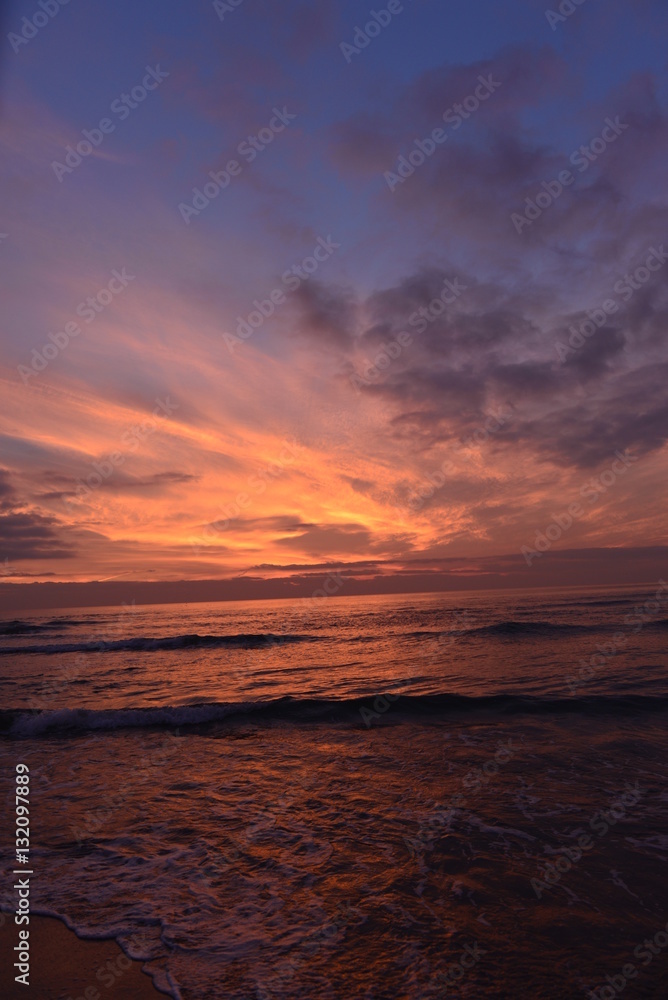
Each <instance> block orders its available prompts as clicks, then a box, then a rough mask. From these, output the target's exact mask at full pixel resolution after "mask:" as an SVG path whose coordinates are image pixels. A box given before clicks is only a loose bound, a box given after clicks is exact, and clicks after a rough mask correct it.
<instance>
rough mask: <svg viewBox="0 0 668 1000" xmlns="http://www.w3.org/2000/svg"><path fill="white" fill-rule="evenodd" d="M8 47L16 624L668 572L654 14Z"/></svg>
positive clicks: (4, 268)
mask: <svg viewBox="0 0 668 1000" xmlns="http://www.w3.org/2000/svg"><path fill="white" fill-rule="evenodd" d="M0 26H1V28H2V34H3V36H4V38H3V40H2V49H1V50H0V51H1V52H2V56H1V59H0V101H1V105H0V145H1V150H2V154H1V163H0V171H1V174H2V180H1V184H0V275H1V276H2V286H3V309H2V324H1V327H0V381H1V386H2V400H3V406H2V412H1V415H0V421H1V424H0V573H1V574H2V593H3V596H4V597H5V598H6V599H7V600H9V601H10V603H11V600H13V598H12V596H11V595H12V594H14V595H16V594H18V588H20V587H26V585H33V586H31V591H30V593H31V594H34V593H35V587H34V585H35V584H49V585H61V584H63V585H64V584H84V583H88V582H91V581H108V580H122V581H126V582H129V583H134V582H141V581H165V582H171V583H175V582H178V581H186V582H187V581H211V580H213V581H215V580H234V579H237V578H239V577H243V578H244V581H245V582H244V588H245V589H244V591H243V593H244V595H246V593H247V591H248V593H250V594H251V596H252V594H253V593H254V591H253V586H252V584H253V582H254V581H255V582H256V583H257V594H258V595H259V594H260V593H261V594H262V596H271V595H272V593H275V594H276V595H279V594H280V595H281V596H283V595H284V593H285V589H284V588H285V581H290V580H291V579H293V580H294V581H295V584H297V582H298V583H299V586H302V584H303V581H309V580H313V579H315V578H319V577H322V576H323V574H325V573H327V572H329V570H330V569H331V568H332V567H336V568H340V569H343V570H345V572H346V574H347V575H348V576H349V577H350V578H354V579H356V580H358V581H365V582H366V584H367V585H368V586H369V587H371V588H373V586H376V587H377V586H379V584H378V581H379V579H380V578H383V580H384V583H383V584H382V587H387V586H390V587H393V588H394V589H402V588H403V589H408V590H414V589H415V588H416V581H419V586H420V589H430V588H431V586H433V587H435V588H436V589H441V588H443V587H446V588H447V587H450V586H452V587H457V586H470V585H480V586H489V585H490V584H493V585H495V586H496V585H503V584H504V582H505V583H506V584H510V583H513V584H514V585H523V586H524V585H531V584H532V583H536V584H537V585H541V586H545V585H549V584H550V583H558V584H560V585H566V584H573V585H575V584H577V583H578V582H582V581H584V580H586V582H610V583H623V582H625V581H628V580H631V579H639V580H647V581H651V580H655V579H657V578H658V577H659V576H660V574H661V573H662V572H665V571H666V570H665V567H666V555H667V554H668V550H666V549H665V547H664V543H665V525H666V517H665V501H664V490H665V482H666V471H667V468H666V466H667V450H666V436H667V433H668V402H667V397H666V385H667V382H668V378H667V376H668V355H667V349H666V336H665V325H666V319H667V318H668V296H667V294H666V277H667V276H668V253H667V252H666V250H665V248H664V243H663V242H662V241H663V240H665V241H666V247H668V225H667V221H668V201H667V197H666V182H665V163H666V154H667V152H668V118H667V106H668V85H667V78H666V68H667V62H668V46H667V44H666V42H667V41H668V18H667V15H666V8H665V4H664V3H662V2H654V0H635V2H634V3H633V4H631V3H628V2H620V0H606V2H605V3H604V2H603V0H583V2H580V3H579V4H577V3H574V2H573V3H571V2H570V0H562V2H561V4H560V5H559V4H554V5H553V6H552V7H551V8H550V7H548V8H547V9H546V7H545V0H511V2H509V3H505V4H499V3H498V2H492V0H452V2H448V3H447V4H446V3H443V2H441V3H439V2H437V0H404V2H403V3H402V2H400V0H391V2H390V3H385V0H382V5H381V4H377V5H376V6H370V5H369V4H368V3H366V2H358V0H355V2H346V0H339V2H336V3H334V2H329V0H320V2H317V0H316V2H314V0H312V2H309V3H299V2H290V0H288V2H285V3H282V4H275V3H269V2H267V0H234V2H230V3H226V2H224V0H216V2H215V3H210V2H201V3H197V4H188V3H185V2H177V0H160V2H157V0H146V2H144V3H142V4H134V3H130V2H128V0H118V2H116V3H114V4H103V3H100V2H97V0H87V2H86V3H83V2H82V0H69V2H68V3H66V4H64V5H62V6H61V5H60V4H59V3H58V0H43V5H42V6H40V5H39V4H38V3H37V0H35V2H32V0H25V2H23V0H21V2H14V3H11V2H10V3H6V4H5V5H4V8H3V14H2V22H1V25H0ZM592 567H597V568H598V569H597V572H596V573H594V574H593V575H592V572H591V570H592ZM597 574H598V575H597ZM272 580H273V581H276V585H277V588H278V584H279V582H280V584H281V588H283V589H280V588H279V589H276V590H275V591H272V589H271V585H270V583H267V581H272ZM388 580H391V581H392V582H391V583H388ZM374 581H376V582H375V584H374ZM304 585H305V586H307V588H308V586H310V584H308V583H306V584H304ZM249 588H250V589H249ZM381 589H382V588H381ZM187 592H188V587H187V583H186V584H185V585H184V587H183V588H182V589H181V591H179V593H181V594H187ZM225 593H226V594H227V591H226V592H225ZM228 596H234V591H233V589H232V591H230V594H228Z"/></svg>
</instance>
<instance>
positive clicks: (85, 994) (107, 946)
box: [0, 914, 168, 1000]
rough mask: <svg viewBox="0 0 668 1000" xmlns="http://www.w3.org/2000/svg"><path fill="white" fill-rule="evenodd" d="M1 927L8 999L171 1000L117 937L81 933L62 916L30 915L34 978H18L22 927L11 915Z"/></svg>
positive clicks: (1, 972) (1, 982) (0, 972)
mask: <svg viewBox="0 0 668 1000" xmlns="http://www.w3.org/2000/svg"><path fill="white" fill-rule="evenodd" d="M3 916H4V917H5V921H4V923H3V924H2V926H1V927H0V993H1V994H2V996H3V998H5V1000H18V998H21V997H23V998H25V997H29V998H30V1000H55V998H59V1000H60V998H61V997H62V998H63V1000H127V998H128V997H132V1000H165V997H166V996H168V994H166V993H162V992H160V991H159V990H158V989H157V988H156V986H155V985H154V984H153V980H152V979H151V977H150V976H149V975H148V974H147V973H145V972H142V966H143V964H144V963H143V962H138V961H135V960H133V959H130V958H128V956H127V955H126V954H125V952H124V951H123V949H122V948H121V946H120V945H119V944H118V942H117V941H116V940H115V939H114V938H105V939H102V940H95V939H84V938H80V937H77V935H76V933H75V932H74V931H73V930H70V929H69V927H67V925H66V924H65V923H64V921H63V920H61V919H59V918H58V917H45V916H38V915H35V914H31V916H30V926H29V928H28V929H29V931H30V938H29V941H30V981H29V986H28V987H27V989H26V987H25V986H24V985H22V984H21V983H17V982H16V981H15V978H14V977H15V975H17V974H18V970H17V969H14V968H13V963H14V961H15V960H16V959H15V957H14V956H15V954H16V953H15V952H14V946H15V945H16V944H18V931H19V928H18V927H17V926H16V924H15V923H14V921H13V919H11V917H10V915H9V914H3Z"/></svg>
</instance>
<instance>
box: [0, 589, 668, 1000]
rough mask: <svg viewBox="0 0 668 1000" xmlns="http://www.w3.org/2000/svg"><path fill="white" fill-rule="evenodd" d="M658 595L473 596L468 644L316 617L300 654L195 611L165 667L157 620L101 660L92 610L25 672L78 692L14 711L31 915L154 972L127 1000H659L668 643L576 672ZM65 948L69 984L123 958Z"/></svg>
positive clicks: (394, 620) (651, 642)
mask: <svg viewBox="0 0 668 1000" xmlns="http://www.w3.org/2000/svg"><path fill="white" fill-rule="evenodd" d="M645 593H646V592H645V591H643V594H645ZM641 596H643V595H639V593H638V592H637V591H635V592H632V593H621V592H619V591H614V592H610V593H599V594H594V593H588V594H587V595H579V598H578V600H577V601H574V600H573V599H572V598H571V597H570V596H568V595H559V596H554V595H552V596H550V597H548V598H546V597H545V595H540V596H539V597H536V596H534V597H531V598H528V597H526V596H521V597H513V598H512V599H509V598H507V597H504V598H503V599H501V598H499V597H498V596H494V597H491V596H486V597H480V598H478V599H477V604H476V603H475V602H470V604H469V608H468V617H467V618H466V619H463V618H462V609H461V608H460V607H459V605H458V604H456V603H455V602H454V601H453V600H452V599H443V598H440V597H437V596H433V595H432V596H424V597H423V598H420V599H419V600H418V601H415V600H411V602H408V601H406V600H405V599H401V600H399V599H396V598H393V599H389V598H388V599H383V600H382V601H380V600H376V601H369V602H366V603H363V602H360V603H359V606H357V607H356V608H355V609H353V608H351V605H350V603H348V604H345V603H344V602H337V601H328V602H326V604H325V603H323V604H322V606H321V607H320V609H319V610H318V612H317V614H315V613H314V614H313V615H312V617H311V619H310V620H309V621H308V623H306V622H304V621H303V622H302V628H301V629H300V630H299V631H295V630H294V629H293V628H292V629H286V630H285V631H283V632H281V631H280V629H279V627H278V621H279V620H280V619H281V618H283V620H285V621H286V620H287V615H286V608H285V606H283V607H281V608H276V607H274V605H273V603H272V602H267V603H266V604H265V605H264V606H263V607H260V606H258V605H257V604H251V603H249V605H248V606H246V605H239V606H237V607H236V608H234V609H232V608H218V607H214V606H207V607H206V608H197V609H195V610H191V612H190V614H191V619H190V621H189V626H190V627H189V628H188V629H187V631H186V630H183V629H182V634H183V635H186V636H187V637H188V638H187V640H178V641H177V636H176V634H175V632H174V631H172V633H171V635H170V634H169V629H167V627H166V622H167V619H168V618H169V620H170V621H171V622H172V629H174V627H175V626H178V625H181V624H182V622H181V620H180V619H179V618H178V616H175V615H174V613H173V610H172V609H157V608H154V609H145V610H142V612H141V614H142V615H143V616H144V617H143V618H139V619H138V620H136V621H133V631H131V630H129V629H127V628H126V632H127V634H126V635H125V636H124V638H123V639H119V638H118V637H116V638H115V639H113V640H112V638H111V635H109V637H108V639H107V646H108V648H107V647H104V646H103V647H100V648H98V650H97V651H96V652H93V651H92V650H91V648H90V644H91V639H90V636H87V635H83V634H82V632H81V629H82V626H80V625H74V624H72V622H75V621H76V622H78V621H84V620H85V615H83V614H82V613H78V615H79V617H77V615H71V614H70V617H69V618H68V619H67V621H68V622H69V623H70V624H68V625H66V626H64V625H63V624H62V620H60V624H57V622H58V621H59V619H58V617H56V618H53V617H52V618H50V619H49V620H48V622H47V621H45V620H43V621H42V622H41V625H42V626H44V627H43V629H42V631H40V632H37V633H34V635H33V637H32V638H30V637H28V639H29V641H30V642H31V643H32V644H33V645H38V646H39V647H40V650H41V651H40V652H38V653H37V652H33V653H28V652H24V653H21V654H17V655H16V659H17V661H18V660H22V661H23V666H22V677H23V678H24V683H26V678H27V677H28V676H29V674H28V673H27V670H28V666H29V661H30V657H33V658H35V659H41V660H42V662H44V661H45V660H46V659H47V658H48V657H49V656H51V657H54V656H58V658H59V659H61V658H62V660H64V661H65V663H66V662H67V658H68V657H70V658H72V662H75V660H74V658H75V657H76V656H79V655H85V657H86V663H87V664H88V667H87V671H86V673H85V674H83V673H80V674H78V675H77V676H76V681H79V682H80V683H76V682H75V680H70V682H69V684H67V685H64V686H61V687H59V688H57V689H54V690H52V691H51V695H50V697H51V699H52V702H51V706H50V707H49V708H45V707H42V708H41V709H29V708H28V707H27V706H23V707H22V706H20V705H18V706H17V707H16V708H15V709H14V710H11V711H6V712H5V713H3V715H2V731H3V736H2V739H1V740H0V758H1V760H2V763H3V765H4V766H5V767H6V768H11V767H12V766H15V764H16V762H17V761H18V760H19V759H20V760H21V761H22V762H24V763H25V765H26V766H27V767H28V768H29V769H30V774H31V776H32V777H31V782H32V785H31V792H30V796H31V849H30V850H31V856H30V861H31V870H33V871H34V872H35V875H34V877H33V878H32V880H31V884H30V888H31V902H32V905H33V906H34V908H35V910H36V911H38V912H41V913H50V914H53V915H58V916H60V917H61V918H63V919H66V920H67V921H68V923H69V924H70V926H72V927H74V928H76V930H77V932H78V933H79V934H80V935H82V936H86V937H90V936H92V937H98V938H112V939H115V940H116V941H117V942H118V944H119V945H120V947H121V948H122V949H123V951H124V952H125V953H127V954H129V955H130V956H132V957H133V958H134V959H136V960H138V961H137V962H136V963H135V965H134V970H135V972H136V975H134V973H130V972H128V974H127V976H128V978H127V980H124V981H125V982H128V983H129V982H130V979H129V976H130V975H131V974H133V975H134V979H133V980H132V982H133V986H132V989H133V990H135V992H133V993H128V992H126V993H124V994H123V995H125V996H137V997H140V996H144V995H146V996H148V995H151V992H150V991H151V989H152V986H151V979H149V976H150V977H151V978H152V980H153V982H154V984H155V986H156V987H157V988H159V989H160V990H163V991H164V992H165V993H168V994H169V995H171V996H172V997H174V998H175V1000H219V998H220V997H221V996H225V997H226V998H231V1000H247V998H248V997H253V998H257V1000H269V998H277V1000H278V998H286V1000H288V998H304V1000H307V998H311V997H314V996H318V997H324V998H332V1000H337V998H339V997H344V996H345V997H363V998H365V1000H385V998H387V1000H390V998H400V1000H422V998H431V997H433V998H437V997H442V996H457V997H461V998H467V1000H468V998H474V997H476V998H477V997H480V996H493V997H495V998H499V1000H518V998H519V1000H525V998H526V1000H530V998H532V1000H533V998H536V997H538V998H540V1000H563V998H564V997H577V996H584V997H587V996H594V997H596V998H597V1000H605V998H606V996H607V995H608V993H607V992H606V991H608V990H610V989H616V987H615V986H614V985H610V984H611V983H613V984H614V983H617V986H618V987H619V986H620V984H621V983H622V980H623V986H624V995H625V996H628V997H635V998H643V1000H658V998H659V997H660V996H662V995H663V994H662V992H661V990H663V986H662V983H663V981H664V978H665V969H666V966H665V961H666V957H668V949H665V950H664V947H663V944H662V942H663V937H664V936H665V928H666V923H667V922H668V913H667V912H666V907H665V885H666V883H665V875H664V866H665V863H666V857H667V856H668V799H667V798H666V793H665V788H666V776H667V774H666V771H667V770H668V753H667V752H666V751H667V750H668V736H667V731H668V730H667V727H666V722H667V721H668V691H667V690H666V687H667V685H666V679H665V676H666V675H665V670H664V669H663V659H662V658H663V655H664V654H663V649H664V642H665V639H664V635H665V625H664V624H662V622H663V619H662V618H660V617H658V616H657V615H656V614H655V615H654V617H653V618H650V619H648V620H647V622H646V623H645V627H644V628H643V629H641V630H640V631H638V632H636V633H633V634H632V638H629V640H628V642H627V643H625V644H624V645H623V648H622V645H620V644H619V640H617V642H618V645H619V650H618V651H617V652H615V653H614V654H613V653H612V651H611V650H609V660H608V662H607V665H605V666H604V667H600V665H599V669H598V671H595V672H594V674H592V676H590V677H589V678H588V679H587V680H584V679H583V678H581V677H579V674H578V670H579V669H582V668H580V667H579V663H580V661H581V660H584V655H580V654H583V652H584V651H585V650H586V649H589V648H592V649H593V648H595V647H596V646H597V645H598V646H605V643H606V642H609V641H611V640H610V638H609V637H610V635H612V634H615V630H617V629H618V628H619V623H620V622H622V624H623V621H624V614H625V613H626V609H627V607H630V608H634V607H635V608H637V607H642V604H639V603H638V602H639V600H640V597H641ZM585 598H586V601H587V604H586V605H583V600H584V599H585ZM646 599H647V600H649V598H646ZM510 600H512V604H509V601H510ZM276 603H280V602H276ZM91 614H92V615H94V616H97V617H96V620H97V621H98V622H99V619H100V618H101V617H102V616H103V615H106V616H107V618H108V619H109V620H111V618H112V617H113V616H112V615H111V614H110V612H109V611H108V610H107V611H105V610H102V609H98V610H96V611H95V612H92V613H91ZM636 616H637V612H636ZM195 617H197V620H198V623H199V624H198V627H197V629H195V628H194V621H193V619H194V618H195ZM205 620H206V626H207V627H206V629H204V628H203V624H204V623H205ZM54 622H55V623H56V624H54ZM436 622H438V631H435V629H434V625H435V623H436ZM344 623H345V629H344V628H343V626H344ZM39 624H40V623H39V622H37V621H26V622H25V623H24V628H34V627H36V626H37V625H39ZM89 624H90V622H89ZM149 625H150V626H151V627H150V628H149V627H148V626H149ZM629 626H630V620H629ZM12 628H13V636H12V639H11V641H12V642H13V643H15V644H18V643H19V642H20V643H22V644H24V645H25V644H26V643H27V642H28V639H27V638H26V636H25V635H23V636H19V635H17V631H18V627H17V626H16V624H13V625H12ZM49 628H50V629H52V630H57V629H59V628H60V630H61V632H63V631H65V632H67V633H69V634H67V635H60V636H55V635H51V634H50V633H49V632H48V629H49ZM77 630H78V631H77ZM342 631H344V632H345V634H344V635H342V634H341V633H342ZM139 632H141V634H138V633H139ZM72 633H74V634H75V635H79V639H78V640H73V638H72ZM335 634H336V635H337V636H338V637H337V638H336V639H332V636H333V635H335ZM195 635H197V636H199V641H198V640H196V639H194V638H193V637H194V636H195ZM216 636H218V638H217V639H216ZM232 636H236V637H237V638H236V640H234V641H232ZM260 636H264V637H265V638H264V639H263V640H262V641H261V640H260V638H259V637H260ZM279 636H280V637H281V641H278V637H279ZM434 636H436V644H435V645H434V641H435V640H434ZM204 637H206V638H204ZM239 637H243V638H239ZM267 637H272V638H271V639H269V638H267ZM606 637H607V638H606ZM451 639H453V640H454V641H452V642H451V641H450V640H451ZM50 645H51V646H58V647H64V646H65V647H68V649H69V652H65V653H64V652H60V653H58V654H54V653H50V652H48V651H46V647H48V646H50ZM77 646H78V647H84V648H85V653H84V654H81V653H80V652H77V651H76V649H72V648H71V647H77ZM150 647H154V648H153V650H152V651H151V648H150ZM379 650H380V653H379ZM427 650H428V655H427ZM411 651H412V652H411ZM557 653H558V654H559V655H556V654H557ZM601 655H602V654H601ZM634 656H636V657H637V661H635V662H639V663H640V662H642V663H643V664H644V666H643V669H642V670H640V669H639V668H638V669H637V670H636V673H635V674H634V677H633V684H632V685H631V682H630V681H629V679H628V666H629V663H633V662H634V660H633V657H634ZM151 657H153V659H151ZM172 660H173V661H174V662H176V663H177V664H179V663H180V664H183V663H184V661H185V662H188V663H190V668H189V669H188V670H183V669H180V670H179V671H178V674H177V671H176V668H174V669H173V673H172V671H171V668H170V663H171V662H172ZM622 660H623V662H622ZM325 662H326V666H325V665H324V663H325ZM585 662H586V661H585ZM541 663H542V664H543V671H542V673H541V671H540V670H539V669H538V666H537V665H538V664H541ZM121 664H122V665H121ZM242 666H243V670H244V671H245V673H242ZM625 672H626V673H625ZM523 673H524V674H525V675H526V681H525V682H524V684H522V681H521V678H522V674H523ZM381 674H382V675H383V676H384V677H385V682H384V686H383V687H381V686H380V682H379V679H378V677H379V675H381ZM72 676H74V675H72ZM170 676H175V677H176V676H178V677H180V678H181V687H180V688H179V687H176V686H174V685H172V684H170V683H169V678H170ZM35 678H36V680H35V683H36V684H38V683H40V684H41V681H38V670H37V666H35ZM574 678H579V680H574ZM569 684H570V688H569ZM110 685H115V687H110ZM202 685H206V686H208V688H209V690H210V691H211V693H212V695H213V696H214V697H212V699H211V700H209V701H208V702H204V701H203V700H202V699H201V698H200V688H201V686H202ZM574 688H575V690H574ZM73 691H76V692H77V699H78V704H75V703H73ZM298 691H301V692H302V695H301V697H298V696H297V692H298ZM110 692H115V693H114V694H111V693H110ZM269 692H271V695H273V696H269V697H268V696H267V695H268V694H269ZM476 692H477V693H476ZM112 699H114V700H115V702H116V705H115V707H112V706H111V705H110V704H109V702H110V700H112ZM5 773H6V772H5ZM7 815H8V812H7V813H6V816H7ZM6 824H7V819H6V818H5V819H4V820H3V827H4V828H6ZM10 833H11V831H10V830H9V828H6V829H3V837H4V839H3V844H7V843H9V842H10ZM3 857H4V858H5V860H9V856H8V855H7V854H6V852H5V853H4V854H3ZM0 898H1V901H2V908H3V910H4V911H5V912H9V911H10V903H11V893H8V892H6V891H5V893H4V894H3V895H2V897H0ZM48 923H49V924H52V921H49V922H48ZM40 926H41V925H40ZM55 926H56V927H57V928H58V930H56V931H54V932H53V934H60V935H61V937H63V936H64V937H65V938H66V939H67V940H69V941H70V948H69V949H68V946H67V945H66V944H63V947H61V948H59V952H60V953H61V954H65V956H66V957H65V959H64V961H65V964H66V966H67V968H68V969H69V970H70V972H71V971H72V970H73V966H74V964H75V959H74V958H73V957H72V956H74V955H77V956H78V955H79V950H78V949H79V948H80V949H81V954H82V955H84V954H87V955H88V956H89V958H88V959H87V960H86V961H87V965H86V969H87V970H88V971H87V973H86V974H87V975H89V972H90V971H92V972H93V973H94V974H95V973H96V970H97V969H98V968H99V966H100V964H101V963H102V961H103V958H102V957H101V956H102V950H103V949H109V948H114V947H116V946H115V945H112V944H110V943H109V942H105V943H104V944H91V942H89V941H84V942H80V943H76V939H74V938H73V937H72V933H71V932H70V931H68V930H66V929H64V928H62V926H61V925H60V924H57V925H55ZM6 929H7V928H5V931H6ZM39 933H41V932H38V934H39ZM5 936H6V935H5ZM44 937H45V939H46V941H47V943H46V944H45V945H43V944H42V943H41V941H40V938H39V937H37V938H36V940H35V946H34V951H33V952H32V953H31V954H32V959H31V961H32V962H33V963H34V967H35V969H37V967H39V974H40V975H44V974H46V975H47V977H48V975H51V967H50V961H49V959H48V955H49V954H50V952H49V950H48V949H49V947H51V945H50V944H49V940H50V938H49V935H48V934H47V935H45V936H44ZM3 940H4V939H3ZM666 940H667V941H668V938H667V939H666ZM646 942H649V944H646ZM73 943H76V948H72V944H73ZM70 949H71V950H70ZM116 954H118V952H116ZM67 956H69V957H67ZM78 961H79V959H78V958H77V959H76V962H78ZM139 961H140V962H141V963H143V968H144V972H143V973H142V972H140V971H139V968H140V966H139V964H138V962H139ZM45 969H47V970H48V971H47V972H46V973H45ZM624 969H626V972H624V971H623V970H624ZM58 973H60V968H58ZM35 974H36V975H37V972H36V973H35ZM68 974H69V973H68ZM55 975H56V966H54V968H53V976H54V981H55ZM84 978H85V977H84ZM35 981H37V980H35ZM81 981H83V980H81ZM135 982H136V983H141V984H142V986H141V987H139V986H137V987H136V988H135V985H134V983H135ZM140 988H141V989H143V990H144V992H143V993H140V992H138V990H139V989H140ZM125 989H126V990H127V989H129V987H125ZM146 991H148V992H146ZM601 991H603V992H601ZM101 993H102V996H105V995H106V993H105V991H104V990H102V991H101ZM25 995H28V994H27V991H26V994H25ZM153 995H155V993H153ZM54 996H58V994H54ZM67 996H69V994H66V997H67ZM58 1000H60V998H58ZM72 1000H78V996H77V995H75V994H72Z"/></svg>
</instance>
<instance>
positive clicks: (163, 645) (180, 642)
mask: <svg viewBox="0 0 668 1000" xmlns="http://www.w3.org/2000/svg"><path fill="white" fill-rule="evenodd" d="M317 641H318V639H316V637H315V636H311V635H293V634H290V633H285V634H280V635H275V634H273V633H271V632H248V633H240V634H238V635H198V634H197V633H196V632H192V633H188V634H187V635H168V636H160V637H157V638H156V637H150V636H143V635H140V636H135V637H133V638H127V639H116V640H114V641H113V642H107V641H106V640H104V639H98V640H97V642H95V641H93V642H58V643H50V644H46V645H39V646H37V645H35V646H1V647H0V656H7V655H9V654H10V653H13V654H14V655H16V654H17V653H22V654H23V653H42V654H44V655H46V656H49V655H54V654H56V653H108V652H113V651H114V650H131V651H132V650H134V651H138V652H142V651H144V652H156V651H159V650H168V649H195V648H197V647H206V648H211V647H216V646H229V647H232V648H237V649H258V648H262V647H264V646H279V645H284V644H286V643H292V642H317Z"/></svg>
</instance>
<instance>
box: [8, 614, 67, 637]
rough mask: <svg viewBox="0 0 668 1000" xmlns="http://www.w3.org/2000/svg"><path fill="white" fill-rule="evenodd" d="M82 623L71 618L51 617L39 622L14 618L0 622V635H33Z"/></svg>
mask: <svg viewBox="0 0 668 1000" xmlns="http://www.w3.org/2000/svg"><path fill="white" fill-rule="evenodd" d="M83 624H84V622H80V621H74V620H73V619H71V618H53V619H52V620H51V621H46V622H42V623H41V624H37V622H31V621H23V620H22V619H20V618H15V619H14V620H13V621H5V622H0V635H34V634H35V633H37V632H52V631H53V630H54V628H74V627H75V626H77V625H83Z"/></svg>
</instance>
